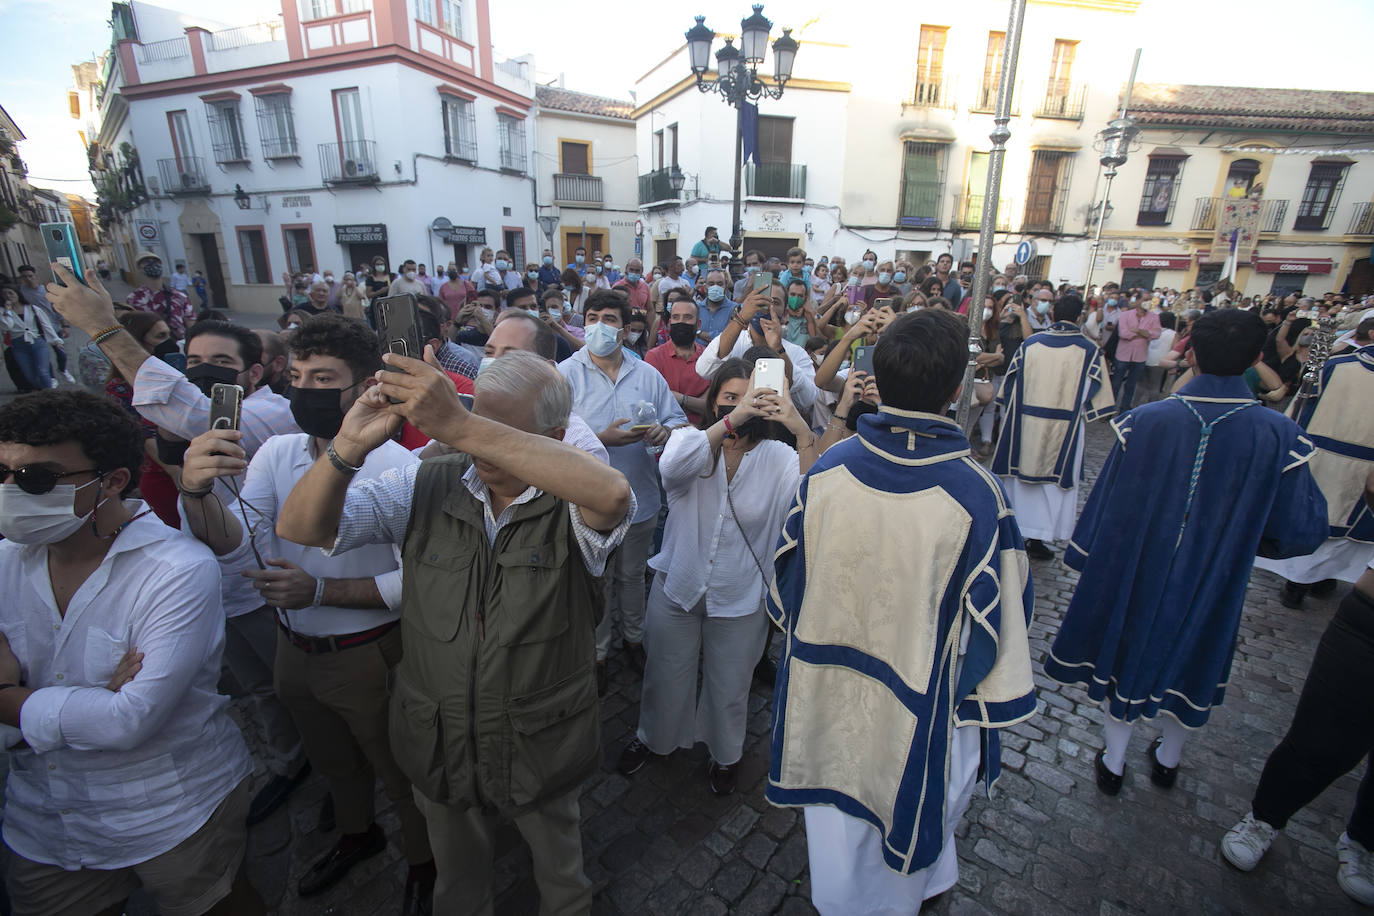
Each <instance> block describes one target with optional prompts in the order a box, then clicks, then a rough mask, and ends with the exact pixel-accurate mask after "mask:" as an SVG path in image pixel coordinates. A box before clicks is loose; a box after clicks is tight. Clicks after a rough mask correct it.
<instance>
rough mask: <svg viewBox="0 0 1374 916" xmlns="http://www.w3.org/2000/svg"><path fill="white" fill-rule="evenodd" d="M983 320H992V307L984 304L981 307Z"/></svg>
mask: <svg viewBox="0 0 1374 916" xmlns="http://www.w3.org/2000/svg"><path fill="white" fill-rule="evenodd" d="M983 320H984V321H991V320H992V309H990V308H987V307H986V306H984V307H983Z"/></svg>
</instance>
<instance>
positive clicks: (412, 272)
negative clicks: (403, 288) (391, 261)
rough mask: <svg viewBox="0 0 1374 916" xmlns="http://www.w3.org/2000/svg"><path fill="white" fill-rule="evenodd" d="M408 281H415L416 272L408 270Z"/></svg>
mask: <svg viewBox="0 0 1374 916" xmlns="http://www.w3.org/2000/svg"><path fill="white" fill-rule="evenodd" d="M406 279H407V280H414V279H415V271H413V270H407V271H406Z"/></svg>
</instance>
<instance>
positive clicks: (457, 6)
mask: <svg viewBox="0 0 1374 916" xmlns="http://www.w3.org/2000/svg"><path fill="white" fill-rule="evenodd" d="M439 12H440V13H442V14H443V16H442V18H441V20H440V21H441V23H442V25H441V28H443V30H444V31H445V32H447V33H448V34H450V35H452V36H453V37H454V38H457V39H459V40H460V41H461V40H462V38H463V4H462V3H461V2H460V0H439Z"/></svg>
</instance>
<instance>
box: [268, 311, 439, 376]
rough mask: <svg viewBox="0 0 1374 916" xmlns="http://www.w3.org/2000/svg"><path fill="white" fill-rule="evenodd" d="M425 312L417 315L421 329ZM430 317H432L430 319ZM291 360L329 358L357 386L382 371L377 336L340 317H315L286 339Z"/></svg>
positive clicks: (352, 320) (359, 323) (365, 326)
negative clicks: (336, 361)
mask: <svg viewBox="0 0 1374 916" xmlns="http://www.w3.org/2000/svg"><path fill="white" fill-rule="evenodd" d="M427 314H428V313H427V312H423V311H422V312H421V313H420V323H421V324H422V325H423V324H424V320H425V315H427ZM431 317H432V316H431ZM286 346H287V347H288V348H289V349H290V350H291V357H292V359H304V358H305V357H307V356H332V357H334V358H335V359H341V360H343V361H344V363H346V364H347V365H348V368H349V371H351V372H352V373H353V381H354V383H357V382H359V381H361V380H362V379H363V378H364V377H365V376H368V375H371V374H372V373H374V372H376V371H377V370H378V369H380V368H382V353H381V348H380V346H379V345H378V343H377V335H376V334H375V333H374V332H373V331H372V330H371V329H370V328H369V327H368V326H367V325H365V324H363V323H362V322H361V321H358V320H356V319H354V318H345V317H343V316H342V315H315V316H313V317H311V318H309V319H307V320H306V321H305V322H304V323H302V324H301V326H300V327H298V328H296V330H294V331H292V332H291V333H290V335H289V336H288V337H287V338H286Z"/></svg>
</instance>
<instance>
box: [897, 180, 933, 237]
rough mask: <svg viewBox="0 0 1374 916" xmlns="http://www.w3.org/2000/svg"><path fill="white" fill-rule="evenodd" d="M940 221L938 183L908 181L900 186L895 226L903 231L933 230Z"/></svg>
mask: <svg viewBox="0 0 1374 916" xmlns="http://www.w3.org/2000/svg"><path fill="white" fill-rule="evenodd" d="M939 219H940V182H938V181H908V182H905V183H904V184H903V185H902V198H901V211H900V212H899V213H898V214H897V225H898V226H901V227H902V228H904V229H934V228H935V227H936V226H937V225H938V223H939Z"/></svg>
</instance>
